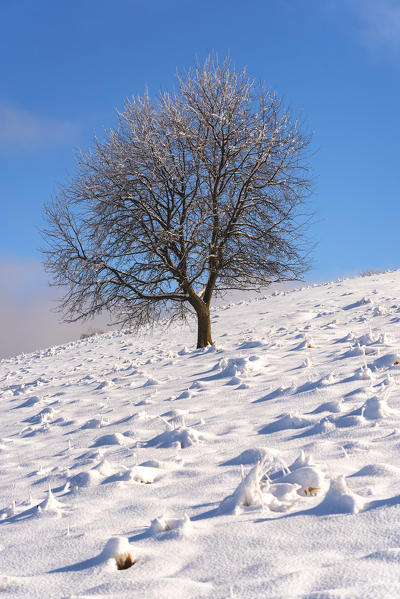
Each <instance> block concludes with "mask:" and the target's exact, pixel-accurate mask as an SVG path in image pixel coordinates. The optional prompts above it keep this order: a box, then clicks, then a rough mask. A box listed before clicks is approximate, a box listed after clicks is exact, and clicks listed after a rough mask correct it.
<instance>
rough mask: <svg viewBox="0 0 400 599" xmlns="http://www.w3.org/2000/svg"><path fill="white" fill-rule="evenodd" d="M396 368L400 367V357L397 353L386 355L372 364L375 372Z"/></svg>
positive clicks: (371, 366)
mask: <svg viewBox="0 0 400 599" xmlns="http://www.w3.org/2000/svg"><path fill="white" fill-rule="evenodd" d="M396 366H397V367H399V366H400V356H399V354H395V353H389V354H384V355H383V356H380V357H379V358H377V359H376V360H374V362H372V364H370V368H371V370H373V371H376V370H383V369H386V368H393V367H396Z"/></svg>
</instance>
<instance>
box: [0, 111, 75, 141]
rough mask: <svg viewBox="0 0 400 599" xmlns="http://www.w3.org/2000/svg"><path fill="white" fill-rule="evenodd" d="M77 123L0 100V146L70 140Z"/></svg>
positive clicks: (73, 137) (73, 136) (73, 135)
mask: <svg viewBox="0 0 400 599" xmlns="http://www.w3.org/2000/svg"><path fill="white" fill-rule="evenodd" d="M77 133H78V127H77V126H76V125H75V124H74V123H72V122H69V121H67V120H58V119H54V118H48V117H46V116H38V115H35V114H33V113H32V112H29V111H28V110H24V109H21V108H17V107H15V106H12V105H11V104H6V103H0V149H2V150H3V149H4V150H7V151H9V150H10V148H12V149H14V150H15V149H22V150H26V149H31V148H35V149H36V148H38V147H43V146H48V145H58V144H63V143H67V142H68V143H71V142H72V141H73V140H74V139H75V137H76V135H77Z"/></svg>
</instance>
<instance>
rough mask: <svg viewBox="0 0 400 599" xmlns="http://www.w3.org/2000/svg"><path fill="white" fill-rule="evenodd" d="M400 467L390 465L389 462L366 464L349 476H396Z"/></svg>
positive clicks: (399, 473) (399, 471) (399, 472)
mask: <svg viewBox="0 0 400 599" xmlns="http://www.w3.org/2000/svg"><path fill="white" fill-rule="evenodd" d="M399 475H400V468H398V467H397V466H391V465H390V464H379V463H378V464H367V465H366V466H363V467H362V468H361V469H360V470H358V471H357V472H355V473H354V474H352V475H351V477H356V476H377V477H385V476H390V477H393V476H396V477H399Z"/></svg>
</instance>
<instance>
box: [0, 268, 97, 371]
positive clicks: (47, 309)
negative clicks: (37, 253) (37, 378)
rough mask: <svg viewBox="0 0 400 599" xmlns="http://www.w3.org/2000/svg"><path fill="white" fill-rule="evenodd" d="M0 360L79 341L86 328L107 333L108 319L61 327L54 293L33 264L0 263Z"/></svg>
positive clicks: (65, 324)
mask: <svg viewBox="0 0 400 599" xmlns="http://www.w3.org/2000/svg"><path fill="white" fill-rule="evenodd" d="M0 280H1V281H2V286H1V293H0V331H1V332H0V359H1V358H7V357H10V356H14V355H17V354H20V353H28V352H32V351H35V350H38V349H44V348H46V347H50V346H52V345H61V344H63V343H67V342H69V341H73V340H75V339H79V337H80V336H81V334H82V333H84V332H86V331H87V330H88V329H89V328H92V327H95V328H102V329H103V330H107V324H108V319H107V318H106V317H103V318H101V317H99V318H97V319H95V320H93V321H87V322H78V323H73V324H67V323H63V322H62V321H61V315H60V314H58V313H56V312H55V308H56V305H57V302H56V298H57V291H56V290H55V289H54V288H50V287H49V286H48V282H47V278H46V275H45V273H44V271H43V268H42V265H41V263H40V262H39V261H35V260H17V259H10V260H5V259H3V260H0Z"/></svg>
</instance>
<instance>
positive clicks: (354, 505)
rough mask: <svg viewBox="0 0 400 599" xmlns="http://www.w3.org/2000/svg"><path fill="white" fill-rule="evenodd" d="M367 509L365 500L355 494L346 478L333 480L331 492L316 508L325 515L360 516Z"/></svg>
mask: <svg viewBox="0 0 400 599" xmlns="http://www.w3.org/2000/svg"><path fill="white" fill-rule="evenodd" d="M365 507H366V502H365V500H364V499H363V498H362V497H360V496H359V495H356V494H355V493H353V492H352V491H351V490H350V488H349V486H348V484H347V481H346V479H345V477H344V476H339V477H338V478H336V479H334V480H331V483H330V487H329V490H328V492H327V494H326V495H325V497H324V499H323V500H322V501H321V503H320V504H319V505H318V506H317V508H316V510H315V511H316V513H318V514H320V515H323V514H358V512H361V511H362V510H363V509H364V508H365Z"/></svg>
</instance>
